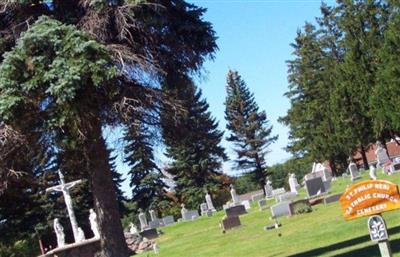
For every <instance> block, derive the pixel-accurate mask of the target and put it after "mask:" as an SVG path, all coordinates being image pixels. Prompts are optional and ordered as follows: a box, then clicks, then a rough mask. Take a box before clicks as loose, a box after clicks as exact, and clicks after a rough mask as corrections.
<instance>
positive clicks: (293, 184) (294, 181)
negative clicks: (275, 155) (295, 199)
mask: <svg viewBox="0 0 400 257" xmlns="http://www.w3.org/2000/svg"><path fill="white" fill-rule="evenodd" d="M289 187H290V192H292V193H295V194H298V192H297V188H298V187H299V183H298V182H297V179H296V175H295V174H294V173H292V174H290V177H289Z"/></svg>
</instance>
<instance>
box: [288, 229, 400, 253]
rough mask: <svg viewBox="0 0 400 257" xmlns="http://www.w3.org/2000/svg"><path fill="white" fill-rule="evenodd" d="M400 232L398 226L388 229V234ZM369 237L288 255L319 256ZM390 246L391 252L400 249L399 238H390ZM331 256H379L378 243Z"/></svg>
mask: <svg viewBox="0 0 400 257" xmlns="http://www.w3.org/2000/svg"><path fill="white" fill-rule="evenodd" d="M399 232H400V226H397V227H394V228H390V229H388V234H389V235H394V234H397V233H399ZM370 241H371V238H370V236H369V235H365V236H360V237H356V238H353V239H349V240H346V241H342V242H339V243H335V244H331V245H328V246H323V247H319V248H315V249H312V250H309V251H305V252H302V253H297V254H293V255H289V256H288V257H315V256H320V255H322V254H327V253H329V252H332V251H336V250H338V249H344V248H346V247H351V246H355V245H357V244H361V243H365V242H370ZM390 246H391V248H392V252H393V253H395V252H398V251H400V239H396V240H390ZM332 256H341V257H354V256H380V253H379V248H378V244H373V245H369V246H365V247H363V248H358V249H352V250H349V251H348V252H345V253H342V254H337V255H332Z"/></svg>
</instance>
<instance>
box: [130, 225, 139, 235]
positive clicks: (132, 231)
mask: <svg viewBox="0 0 400 257" xmlns="http://www.w3.org/2000/svg"><path fill="white" fill-rule="evenodd" d="M129 233H131V234H132V235H139V231H138V228H137V227H136V226H135V224H133V223H131V224H130V225H129Z"/></svg>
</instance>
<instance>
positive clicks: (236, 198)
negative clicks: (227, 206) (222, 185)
mask: <svg viewBox="0 0 400 257" xmlns="http://www.w3.org/2000/svg"><path fill="white" fill-rule="evenodd" d="M231 196H232V201H233V204H234V205H238V204H239V203H240V199H239V196H238V195H237V194H236V190H235V188H234V187H233V185H231Z"/></svg>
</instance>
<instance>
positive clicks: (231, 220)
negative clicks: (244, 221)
mask: <svg viewBox="0 0 400 257" xmlns="http://www.w3.org/2000/svg"><path fill="white" fill-rule="evenodd" d="M240 225H241V223H240V218H239V216H231V217H226V218H224V219H223V220H222V228H223V229H224V230H230V229H232V228H236V227H239V226H240Z"/></svg>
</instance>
